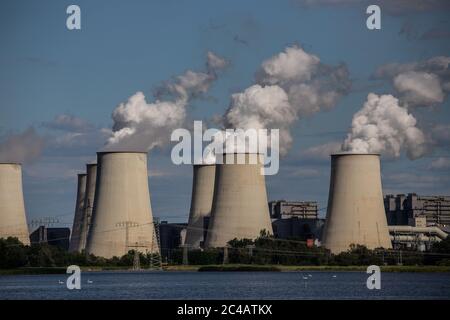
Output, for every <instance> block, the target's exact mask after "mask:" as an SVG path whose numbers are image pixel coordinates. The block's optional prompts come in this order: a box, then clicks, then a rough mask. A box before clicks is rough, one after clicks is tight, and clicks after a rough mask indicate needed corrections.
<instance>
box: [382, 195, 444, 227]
mask: <svg viewBox="0 0 450 320" xmlns="http://www.w3.org/2000/svg"><path fill="white" fill-rule="evenodd" d="M384 207H385V210H386V217H387V220H388V224H389V225H414V224H415V219H416V218H419V217H422V218H424V219H425V226H441V227H446V226H450V196H420V195H417V194H415V193H409V194H407V195H405V194H397V195H392V194H388V195H386V196H385V197H384Z"/></svg>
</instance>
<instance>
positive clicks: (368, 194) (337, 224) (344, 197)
mask: <svg viewBox="0 0 450 320" xmlns="http://www.w3.org/2000/svg"><path fill="white" fill-rule="evenodd" d="M323 234H324V236H323V239H322V244H323V246H325V247H326V248H328V249H330V250H331V252H333V253H339V252H342V251H347V250H348V249H349V246H350V245H351V244H360V245H365V246H366V247H368V248H369V249H375V248H378V247H383V248H392V244H391V240H390V238H389V230H388V227H387V221H386V214H385V211H384V202H383V193H382V188H381V174H380V156H379V155H378V154H354V153H340V154H333V155H331V179H330V191H329V196H328V209H327V219H326V222H325V228H324V233H323Z"/></svg>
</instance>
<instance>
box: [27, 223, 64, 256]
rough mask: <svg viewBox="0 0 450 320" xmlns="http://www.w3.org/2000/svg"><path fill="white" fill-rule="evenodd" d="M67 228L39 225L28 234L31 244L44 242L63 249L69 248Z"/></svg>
mask: <svg viewBox="0 0 450 320" xmlns="http://www.w3.org/2000/svg"><path fill="white" fill-rule="evenodd" d="M69 237H70V229H69V228H47V227H45V226H40V227H39V228H37V229H36V230H34V231H33V232H32V233H31V235H30V240H31V244H42V243H46V244H49V245H51V246H57V247H60V248H61V249H63V250H69Z"/></svg>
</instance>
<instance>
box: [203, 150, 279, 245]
mask: <svg viewBox="0 0 450 320" xmlns="http://www.w3.org/2000/svg"><path fill="white" fill-rule="evenodd" d="M261 159H262V155H258V154H249V153H246V154H238V153H234V154H223V155H222V160H223V161H219V162H220V163H217V164H216V177H215V182H214V196H213V205H212V211H211V218H210V222H209V227H208V232H207V236H206V241H205V247H207V248H211V247H224V246H226V244H227V242H228V241H230V240H232V239H234V238H238V239H242V238H247V239H255V238H257V237H258V236H259V235H260V232H261V231H262V230H266V231H267V232H269V233H270V234H272V233H273V231H272V224H271V221H270V215H269V207H268V205H267V204H268V201H267V192H266V183H265V176H264V175H263V174H261V170H262V169H263V162H262V161H261ZM238 161H240V162H238Z"/></svg>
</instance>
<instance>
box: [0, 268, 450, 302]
mask: <svg viewBox="0 0 450 320" xmlns="http://www.w3.org/2000/svg"><path fill="white" fill-rule="evenodd" d="M367 277H368V275H367V274H366V273H365V272H319V271H316V272H312V271H311V272H83V273H82V275H81V290H68V289H67V287H66V279H67V276H66V275H20V276H16V275H15V276H0V299H283V300H284V299H390V300H391V299H450V273H409V272H404V273H389V272H384V273H382V274H381V289H380V290H369V289H367V287H366V280H367Z"/></svg>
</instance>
